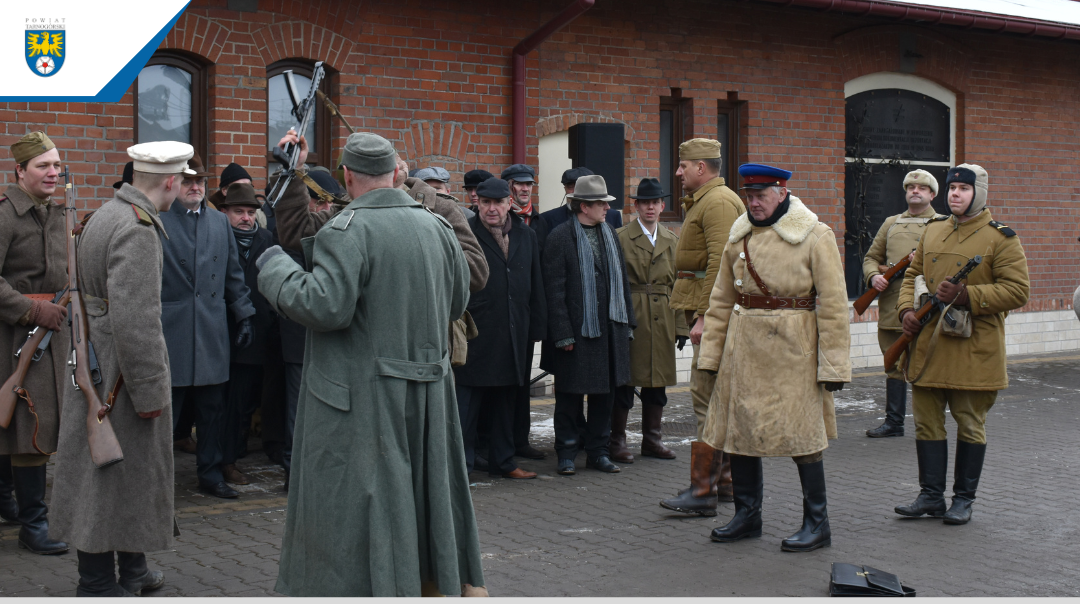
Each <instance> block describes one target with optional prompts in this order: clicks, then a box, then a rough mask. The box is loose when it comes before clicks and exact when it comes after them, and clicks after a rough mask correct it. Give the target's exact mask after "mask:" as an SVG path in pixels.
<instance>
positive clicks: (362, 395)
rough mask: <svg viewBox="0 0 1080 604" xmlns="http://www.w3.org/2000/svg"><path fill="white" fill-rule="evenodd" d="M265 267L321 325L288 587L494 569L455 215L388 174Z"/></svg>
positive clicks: (322, 590)
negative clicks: (483, 523)
mask: <svg viewBox="0 0 1080 604" xmlns="http://www.w3.org/2000/svg"><path fill="white" fill-rule="evenodd" d="M304 248H305V259H306V261H307V263H308V265H309V266H311V267H312V268H311V271H310V272H308V271H305V270H303V269H302V268H301V267H300V266H299V265H297V264H296V262H294V261H293V260H292V259H291V258H289V257H288V256H286V255H280V256H277V257H274V258H272V259H271V260H269V261H268V262H267V263H266V264H265V265H264V266H263V267H262V270H261V271H260V272H259V290H260V291H262V293H263V295H265V296H266V299H267V300H268V301H269V302H270V304H271V305H272V306H273V307H274V309H275V310H276V311H277V312H279V313H280V314H282V315H283V316H286V317H288V318H290V319H292V320H294V321H297V322H298V323H301V324H303V325H304V326H306V327H307V328H308V336H307V344H306V347H305V356H304V373H303V381H302V384H301V388H300V402H299V406H298V409H297V412H296V429H295V430H296V431H295V436H294V439H295V440H294V446H293V469H292V477H291V483H290V489H289V507H288V515H287V518H286V522H285V535H284V538H283V539H282V549H281V563H280V570H279V573H278V582H277V590H278V591H279V592H281V593H284V594H287V595H291V596H419V595H420V584H421V581H433V582H435V583H436V584H437V585H438V588H439V590H440V591H441V592H442V593H444V594H456V593H459V592H460V589H461V584H463V583H469V584H472V585H476V586H481V585H483V584H484V578H483V572H482V570H481V566H480V545H479V541H478V536H477V530H476V519H475V517H474V514H473V505H472V497H471V494H470V493H469V479H468V475H467V473H466V469H465V452H464V446H463V444H462V440H461V427H460V425H459V422H458V410H457V401H456V399H455V398H454V385H453V377H452V374H451V372H450V358H449V354H448V345H449V344H448V334H447V329H446V326H447V324H449V323H450V321H452V320H454V319H456V318H458V317H459V316H461V314H462V313H463V312H464V310H465V307H466V304H467V303H468V301H469V268H468V265H467V264H466V262H465V256H464V254H463V253H462V252H461V247H460V246H459V245H458V242H457V240H456V239H455V237H454V231H453V230H452V229H451V227H450V225H449V224H448V223H447V222H446V221H445V220H444V219H442V218H441V217H438V216H436V215H434V214H432V213H430V212H428V211H427V210H426V209H424V206H422V205H420V204H419V203H416V202H415V201H413V200H412V199H410V198H409V196H408V194H406V193H405V192H403V191H400V190H396V189H376V190H374V191H371V192H369V193H367V194H365V195H363V196H361V197H359V198H357V199H356V200H354V201H353V202H352V203H351V204H349V205H348V206H347V207H346V208H345V209H344V210H342V211H341V212H340V213H338V214H337V215H336V216H335V217H333V218H332V219H331V220H330V222H328V223H327V224H326V226H325V227H324V228H322V229H321V230H320V231H319V232H318V234H317V235H316V236H315V237H314V238H313V239H311V238H308V239H305V240H304Z"/></svg>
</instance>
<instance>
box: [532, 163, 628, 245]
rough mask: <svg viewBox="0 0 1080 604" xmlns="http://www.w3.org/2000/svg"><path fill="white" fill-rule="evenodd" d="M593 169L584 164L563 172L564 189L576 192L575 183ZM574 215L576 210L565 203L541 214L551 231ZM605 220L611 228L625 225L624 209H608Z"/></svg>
mask: <svg viewBox="0 0 1080 604" xmlns="http://www.w3.org/2000/svg"><path fill="white" fill-rule="evenodd" d="M592 175H593V171H592V170H590V169H588V168H586V167H585V166H582V167H580V168H571V169H569V170H566V171H565V172H563V173H562V186H563V191H565V192H566V194H567V195H570V194H571V193H573V192H574V185H575V184H577V180H578V179H579V178H581V177H582V176H592ZM573 215H574V212H573V211H571V210H570V206H569V205H566V204H563V205H561V206H559V207H557V208H555V209H554V210H548V211H547V212H544V213H543V214H541V215H540V218H542V219H544V221H545V222H547V228H548V230H549V232H550V230H551V229H554V228H555V227H557V226H559V225H560V224H562V223H564V222H566V221H567V220H569V219H570V217H571V216H573ZM604 222H606V223H608V224H610V225H611V228H613V229H618V228H621V227H622V225H623V221H622V210H608V211H607V214H605V215H604Z"/></svg>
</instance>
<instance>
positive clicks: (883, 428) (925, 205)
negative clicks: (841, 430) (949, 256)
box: [863, 170, 938, 438]
mask: <svg viewBox="0 0 1080 604" xmlns="http://www.w3.org/2000/svg"><path fill="white" fill-rule="evenodd" d="M937 194H938V182H937V179H936V178H934V175H933V174H930V173H929V172H927V171H925V170H912V171H911V172H908V174H907V176H905V177H904V195H905V196H906V197H907V204H908V210H907V211H906V212H904V213H903V214H897V215H895V216H889V217H888V218H886V219H885V222H884V223H882V225H881V228H880V229H878V232H877V236H875V237H874V243H872V244H871V245H870V251H868V252H867V253H866V257H865V258H864V259H863V275H864V277H863V278H864V279H865V280H866V287H872V288H874V289H876V290H878V291H879V292H881V295H880V296H879V297H878V345H880V346H881V352H882V353H884V352H885V351H886V350H888V349H889V348H890V347H891V346H892V345H893V343H894V342H896V341H897V340H898V339H900V334H901V333H902V332H903V327H902V326H901V325H900V317H899V316H897V314H896V301H897V299H898V298H899V297H900V284H901V283H903V281H904V279H903V275H901V276H900V278H894V279H893V281H892V283H890V282H889V281H887V280H886V279H885V277H883V276H882V274H883V273H884V272H885V271H887V270H889V268H890V267H892V266H893V265H895V264H896V263H897V262H900V261H902V260H903V259H904V258H905V257H906V256H908V255H910V254H913V253H915V247H916V246H917V245H919V239H920V238H921V237H922V234H923V229H925V228H926V225H927V224H928V223H929V222H930V220H932V219H933V218H934V217H936V216H937V215H938V214H937V212H935V211H934V208H931V207H930V202H931V201H933V200H934V197H937ZM886 375H887V376H888V377H886V378H885V421H884V423H882V424H881V425H880V426H878V427H877V428H874V429H872V430H867V431H866V435H867V436H869V437H871V438H881V437H884V436H903V435H904V415H905V411H906V407H907V382H905V381H904V374H903V373H901V371H900V369H899V368H897V367H893V368H892V369H889V370H888V371H886Z"/></svg>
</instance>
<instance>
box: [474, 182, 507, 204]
mask: <svg viewBox="0 0 1080 604" xmlns="http://www.w3.org/2000/svg"><path fill="white" fill-rule="evenodd" d="M476 194H477V195H479V196H480V197H485V198H487V199H505V198H507V197H510V185H509V184H507V182H506V181H505V180H502V179H501V178H489V179H487V180H485V181H484V182H482V183H480V184H479V185H478V186H477V187H476Z"/></svg>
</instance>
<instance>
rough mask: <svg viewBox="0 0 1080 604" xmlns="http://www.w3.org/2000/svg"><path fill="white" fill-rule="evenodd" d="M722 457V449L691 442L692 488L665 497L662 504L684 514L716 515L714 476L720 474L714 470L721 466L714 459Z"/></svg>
mask: <svg viewBox="0 0 1080 604" xmlns="http://www.w3.org/2000/svg"><path fill="white" fill-rule="evenodd" d="M719 458H720V451H717V450H715V449H713V448H712V447H710V446H709V445H707V444H705V443H703V442H700V441H694V442H692V443H690V488H689V489H688V490H686V491H683V492H682V493H679V495H678V496H677V497H673V498H671V499H665V500H663V501H661V502H660V506H661V507H664V508H667V509H669V510H674V511H676V512H682V513H684V514H700V515H702V516H715V515H716V483H714V482H713V479H712V477H713V476H714V475H715V476H719V472H718V471H715V470H713V468H714V467H716V466H719V465H720V463H719V462H714V459H719Z"/></svg>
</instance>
